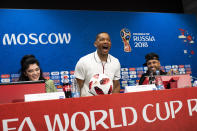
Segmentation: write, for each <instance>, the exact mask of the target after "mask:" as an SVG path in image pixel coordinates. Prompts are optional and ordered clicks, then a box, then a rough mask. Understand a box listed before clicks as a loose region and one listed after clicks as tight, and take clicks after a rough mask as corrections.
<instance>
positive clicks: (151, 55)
mask: <svg viewBox="0 0 197 131" xmlns="http://www.w3.org/2000/svg"><path fill="white" fill-rule="evenodd" d="M145 59H146V63H144V64H143V65H144V66H147V62H148V61H149V60H159V56H158V55H157V54H156V53H153V52H151V53H148V54H147V55H146V56H145Z"/></svg>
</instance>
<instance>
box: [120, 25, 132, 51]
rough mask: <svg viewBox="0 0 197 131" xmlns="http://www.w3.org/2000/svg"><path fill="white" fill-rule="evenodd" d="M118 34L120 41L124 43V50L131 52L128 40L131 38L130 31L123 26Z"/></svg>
mask: <svg viewBox="0 0 197 131" xmlns="http://www.w3.org/2000/svg"><path fill="white" fill-rule="evenodd" d="M120 36H121V38H122V41H123V43H124V51H125V52H131V46H130V44H129V41H130V39H131V32H130V31H129V29H127V28H123V29H122V30H121V31H120Z"/></svg>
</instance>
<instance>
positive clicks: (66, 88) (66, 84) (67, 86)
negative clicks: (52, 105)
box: [62, 76, 72, 98]
mask: <svg viewBox="0 0 197 131" xmlns="http://www.w3.org/2000/svg"><path fill="white" fill-rule="evenodd" d="M62 88H63V91H64V93H65V97H66V98H71V97H72V95H71V85H70V83H69V79H68V76H64V79H63V87H62Z"/></svg>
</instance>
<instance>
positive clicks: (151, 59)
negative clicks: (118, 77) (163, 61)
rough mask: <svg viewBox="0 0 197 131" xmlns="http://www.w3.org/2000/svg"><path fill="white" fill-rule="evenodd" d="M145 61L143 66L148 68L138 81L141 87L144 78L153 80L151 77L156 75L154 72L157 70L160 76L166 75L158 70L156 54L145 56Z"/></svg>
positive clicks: (158, 63)
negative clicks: (147, 77)
mask: <svg viewBox="0 0 197 131" xmlns="http://www.w3.org/2000/svg"><path fill="white" fill-rule="evenodd" d="M145 59H146V63H144V64H143V65H144V66H147V67H148V70H147V72H146V73H144V74H142V76H141V78H140V81H139V85H143V82H144V80H145V78H146V76H149V77H151V79H152V80H154V79H155V78H154V77H152V76H154V75H156V71H157V70H159V71H160V75H167V72H163V71H162V70H161V69H160V66H161V65H160V61H159V56H158V55H157V54H156V53H153V52H152V53H149V54H147V55H146V56H145Z"/></svg>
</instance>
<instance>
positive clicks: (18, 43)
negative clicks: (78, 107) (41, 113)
mask: <svg viewBox="0 0 197 131" xmlns="http://www.w3.org/2000/svg"><path fill="white" fill-rule="evenodd" d="M121 30H122V32H121ZM99 32H108V33H109V34H110V36H111V41H112V47H111V50H110V54H111V55H113V56H115V57H117V58H118V59H119V61H120V63H121V88H122V89H124V86H126V85H135V84H136V83H137V82H138V80H139V77H140V76H141V74H142V73H143V72H145V71H146V70H147V68H146V67H144V66H143V64H144V62H145V60H144V56H145V55H146V54H147V53H149V52H155V53H157V54H159V56H160V60H161V65H162V68H163V70H165V71H169V70H170V69H174V70H178V71H179V73H180V74H190V75H191V76H192V81H194V80H196V77H197V68H196V67H197V62H196V60H197V41H196V36H197V21H196V17H195V15H192V14H176V13H142V12H119V11H84V10H83V11H82V10H81V11H80V10H36V9H33V10H31V9H29V10H26V9H1V10H0V53H1V55H0V60H1V64H0V76H1V78H0V79H1V83H3V82H12V81H17V80H18V77H19V69H20V60H21V58H22V57H23V56H24V55H26V54H34V55H35V56H36V57H37V59H38V60H39V61H40V65H41V68H42V70H43V72H44V77H46V78H50V79H53V80H54V82H55V84H56V86H57V88H59V85H61V82H62V78H63V76H64V75H67V76H69V79H70V80H72V79H73V78H74V75H73V73H74V68H75V65H76V63H77V61H78V60H79V58H80V57H82V56H84V55H86V54H88V53H91V52H93V51H95V47H94V45H93V43H94V40H95V37H96V35H97V33H99ZM125 45H129V46H130V47H131V50H128V51H125V50H124V46H125Z"/></svg>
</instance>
